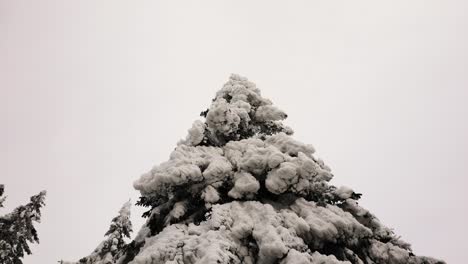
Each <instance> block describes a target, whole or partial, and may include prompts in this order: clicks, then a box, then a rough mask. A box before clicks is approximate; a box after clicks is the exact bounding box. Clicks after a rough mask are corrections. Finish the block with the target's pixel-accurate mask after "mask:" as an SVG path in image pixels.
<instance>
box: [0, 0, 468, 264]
mask: <svg viewBox="0 0 468 264" xmlns="http://www.w3.org/2000/svg"><path fill="white" fill-rule="evenodd" d="M168 2H169V1H167V2H163V1H153V2H146V1H138V2H137V1H129V2H126V3H123V2H119V1H3V0H0V109H1V111H0V128H1V129H0V183H4V184H5V185H6V192H7V195H8V200H7V204H6V206H7V208H6V210H2V211H0V214H2V213H5V212H6V211H9V210H11V209H12V208H13V207H15V206H16V205H18V204H20V203H26V202H27V200H28V198H29V196H31V195H32V194H35V193H37V192H39V191H40V190H42V189H46V190H47V191H48V196H47V206H46V208H45V209H44V211H43V222H42V223H41V224H40V225H38V230H39V236H40V239H41V244H40V245H39V246H34V247H33V251H34V255H32V256H28V257H26V258H25V263H26V264H29V263H54V262H55V261H57V260H59V259H61V258H63V259H66V260H78V259H79V258H80V257H82V256H85V255H87V254H88V253H90V252H91V251H92V250H93V249H94V247H95V246H96V245H97V244H98V243H99V242H100V241H101V240H102V239H103V235H104V232H105V231H107V228H108V225H109V223H110V220H111V219H112V218H113V217H114V216H115V214H116V213H117V211H118V209H119V208H120V206H121V205H122V204H123V203H124V202H125V201H126V200H127V199H128V198H132V200H133V201H136V199H137V197H138V193H137V192H136V191H134V190H133V188H132V182H133V181H134V180H135V179H137V178H138V177H139V176H140V175H141V174H142V173H143V172H145V171H147V170H149V169H150V168H151V167H152V166H153V165H156V164H159V163H160V162H163V161H165V160H167V158H168V157H169V154H170V152H171V151H172V149H173V148H174V146H175V144H176V142H177V141H178V140H179V139H180V138H183V137H185V135H186V130H187V129H188V128H189V127H190V126H191V123H192V121H193V120H194V119H196V118H198V114H199V113H200V112H201V111H202V110H204V109H206V108H207V107H208V106H209V104H210V101H211V99H212V98H213V96H214V94H215V92H216V91H217V90H218V89H219V88H221V86H222V84H223V83H224V82H225V81H226V80H227V78H228V76H229V74H230V73H231V72H235V73H239V74H241V75H244V76H246V77H248V78H249V79H250V80H252V81H253V82H255V83H257V85H258V86H259V87H260V89H262V92H263V95H264V96H265V97H267V98H270V99H272V100H273V102H274V103H275V104H276V105H277V106H279V107H280V108H282V109H284V110H285V111H286V112H287V113H288V114H289V119H288V120H287V124H288V125H290V126H291V127H293V128H294V129H295V131H296V138H297V139H299V140H301V141H303V142H306V143H312V144H313V145H314V146H315V148H316V149H317V154H318V155H319V156H321V157H322V158H323V159H324V160H325V161H326V162H327V164H328V165H330V166H331V168H332V169H333V172H334V174H335V178H334V180H333V183H334V184H336V185H342V184H344V185H348V186H350V187H352V188H353V189H355V190H356V191H358V192H362V193H363V194H364V195H363V198H362V202H361V204H363V205H364V206H365V207H367V208H368V209H370V210H371V211H372V212H373V213H375V214H376V215H377V216H378V217H379V218H380V219H381V221H382V222H384V223H385V224H387V225H388V226H391V227H394V228H395V231H396V233H397V234H399V235H401V236H402V237H403V239H404V240H406V241H408V242H410V243H412V244H413V249H414V251H415V253H416V254H421V255H431V256H435V257H439V258H442V259H445V260H446V261H447V262H448V263H464V262H463V261H462V258H463V259H465V258H466V257H465V254H466V252H467V251H468V243H466V237H467V236H468V231H467V228H466V224H467V223H468V194H467V191H466V187H467V183H468V181H467V179H466V177H467V173H468V137H467V135H468V124H467V120H468V105H467V103H466V100H467V99H468V87H467V86H468V48H467V47H468V36H467V34H468V17H467V16H466V14H467V11H468V9H467V8H468V4H467V2H466V1H442V0H440V1H429V0H425V1H423V0H421V1H386V2H380V1H370V0H369V1H315V0H314V1H287V5H286V1H281V2H276V1H186V2H179V1H170V4H168ZM142 212H143V210H142V209H141V208H136V207H134V208H133V222H134V226H135V227H134V229H135V230H138V229H139V227H140V225H141V224H142V223H143V221H142V220H141V218H140V217H139V215H140V214H141V213H142Z"/></svg>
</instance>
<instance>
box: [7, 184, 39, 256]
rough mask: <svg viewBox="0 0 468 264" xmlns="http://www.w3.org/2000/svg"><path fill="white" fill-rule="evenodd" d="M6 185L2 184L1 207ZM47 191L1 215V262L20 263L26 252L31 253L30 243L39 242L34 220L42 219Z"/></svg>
mask: <svg viewBox="0 0 468 264" xmlns="http://www.w3.org/2000/svg"><path fill="white" fill-rule="evenodd" d="M3 193H4V186H3V185H0V207H3V202H4V201H5V197H4V196H3ZM45 195H46V192H45V191H42V192H40V193H39V194H37V195H34V196H32V197H31V199H30V202H29V203H28V204H26V205H23V206H19V207H17V208H16V209H15V210H13V212H11V213H9V214H6V215H4V216H0V263H5V264H10V263H12V264H20V263H23V262H22V260H21V259H22V258H23V257H24V254H25V253H26V254H31V249H30V248H29V243H39V237H38V234H37V231H36V228H35V227H34V222H40V220H41V208H42V207H43V206H44V205H45V202H44V199H45Z"/></svg>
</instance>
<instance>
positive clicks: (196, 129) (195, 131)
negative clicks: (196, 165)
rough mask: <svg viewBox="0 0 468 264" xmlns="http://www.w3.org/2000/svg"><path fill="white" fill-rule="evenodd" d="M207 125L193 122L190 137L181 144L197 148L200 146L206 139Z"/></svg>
mask: <svg viewBox="0 0 468 264" xmlns="http://www.w3.org/2000/svg"><path fill="white" fill-rule="evenodd" d="M205 128H206V126H205V124H204V123H203V122H202V121H200V120H196V121H195V122H193V124H192V127H191V128H190V129H189V130H188V135H187V137H186V138H185V140H183V141H181V142H180V144H186V145H189V146H196V145H198V144H200V143H201V142H202V140H203V138H204V137H205Z"/></svg>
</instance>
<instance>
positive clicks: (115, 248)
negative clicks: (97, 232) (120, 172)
mask: <svg viewBox="0 0 468 264" xmlns="http://www.w3.org/2000/svg"><path fill="white" fill-rule="evenodd" d="M130 207H131V203H130V201H128V202H126V203H125V204H124V205H123V206H122V208H121V209H120V211H119V215H118V216H116V217H114V219H112V222H111V225H110V227H109V230H108V231H107V232H106V234H105V236H107V239H106V240H104V241H102V242H101V244H99V246H98V247H97V248H96V249H95V250H94V251H93V253H91V254H90V255H89V256H87V257H84V258H82V259H80V261H79V263H85V264H91V263H92V264H111V263H116V262H117V261H118V259H119V258H120V257H121V256H122V254H123V253H124V252H125V249H126V247H127V244H126V243H125V240H124V239H125V238H130V233H131V232H132V222H131V221H130ZM62 263H66V262H62Z"/></svg>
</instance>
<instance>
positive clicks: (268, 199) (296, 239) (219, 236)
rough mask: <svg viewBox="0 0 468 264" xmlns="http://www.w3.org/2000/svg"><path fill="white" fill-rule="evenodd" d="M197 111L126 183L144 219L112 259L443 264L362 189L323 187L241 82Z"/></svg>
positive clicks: (266, 107)
mask: <svg viewBox="0 0 468 264" xmlns="http://www.w3.org/2000/svg"><path fill="white" fill-rule="evenodd" d="M201 116H202V117H204V120H203V121H202V120H197V121H195V122H194V123H193V125H192V128H190V129H189V131H188V136H187V137H186V138H185V139H184V140H182V141H180V142H179V143H178V145H177V147H176V148H175V150H174V151H173V152H172V153H171V154H170V157H169V160H168V161H166V162H163V163H161V164H159V165H158V166H155V167H154V168H152V169H151V170H150V171H149V172H148V173H146V174H144V175H142V176H141V177H140V178H139V179H138V180H136V181H135V183H134V187H135V188H136V189H137V190H138V191H140V192H141V198H140V200H139V201H138V204H139V205H142V206H146V207H148V208H149V210H148V211H147V212H146V213H145V214H144V216H146V217H147V221H146V223H145V224H144V225H143V227H142V228H141V230H140V231H139V233H138V234H137V236H136V238H135V239H134V240H133V241H132V242H131V243H130V244H129V245H128V246H127V247H125V248H124V249H123V250H122V252H121V257H120V258H119V260H116V262H117V263H132V264H159V263H185V264H189V263H199V264H212V263H246V264H248V263H261V264H270V263H281V264H286V263H289V264H306V263H379V264H383V263H389V264H390V263H391V264H399V263H401V264H403V263H410V264H423V263H427V264H429V263H432V264H435V263H444V262H442V261H439V260H436V259H432V258H429V257H420V256H415V255H414V254H413V252H412V251H411V248H410V245H409V244H408V243H406V242H404V241H402V240H401V239H400V238H399V237H398V236H396V235H395V234H394V233H393V231H392V230H391V229H390V228H388V227H386V226H384V225H383V224H382V223H381V222H380V221H379V220H378V219H377V217H376V216H374V215H373V214H372V213H371V212H369V211H368V210H366V209H365V208H363V207H361V206H360V205H359V203H358V200H359V198H360V196H361V194H359V193H356V192H354V191H353V190H352V189H350V188H348V187H335V186H333V185H331V184H330V180H331V179H332V177H333V174H332V172H331V170H330V168H329V167H328V166H327V165H325V163H324V162H323V161H322V160H321V159H319V158H318V157H317V156H316V154H315V150H314V148H313V147H312V146H311V145H309V144H304V143H302V142H299V141H297V140H295V139H294V138H293V137H292V134H293V131H292V129H291V128H289V127H287V126H285V125H283V124H282V122H281V121H282V120H284V119H285V118H286V117H287V115H286V113H285V112H284V111H282V110H280V109H279V108H277V107H275V106H273V104H272V102H271V101H270V100H268V99H265V98H263V97H262V96H261V94H260V90H259V89H258V88H257V87H256V86H255V84H254V83H252V82H250V81H248V80H247V79H246V78H244V77H240V76H238V75H232V76H231V77H230V79H229V81H228V82H227V83H226V84H225V85H224V86H223V88H222V89H221V90H220V91H218V92H217V94H216V97H215V98H214V99H213V102H212V104H211V106H210V108H209V109H207V110H206V111H203V112H202V113H201ZM114 259H115V257H114ZM88 263H100V262H88Z"/></svg>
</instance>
